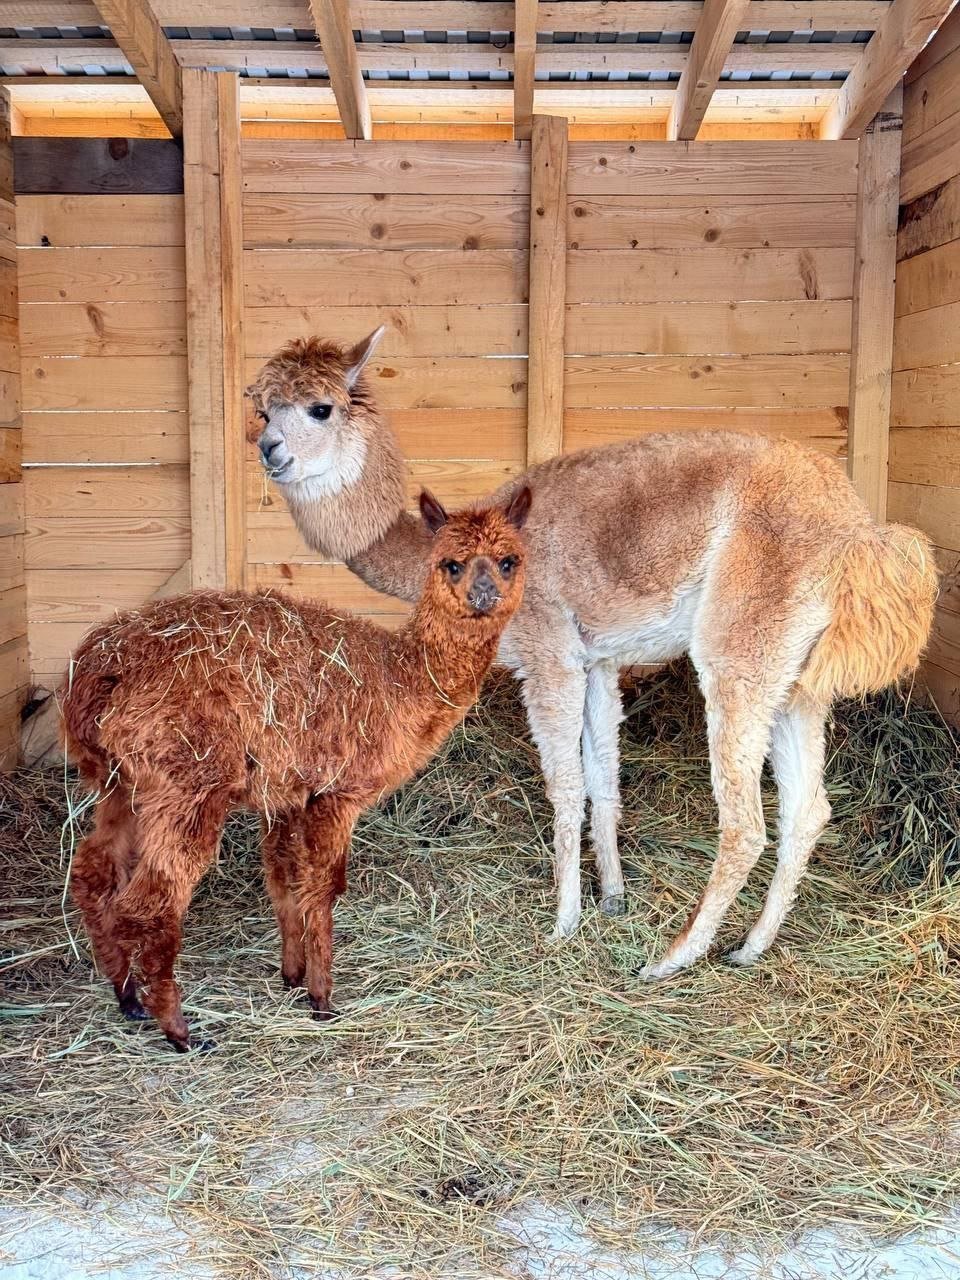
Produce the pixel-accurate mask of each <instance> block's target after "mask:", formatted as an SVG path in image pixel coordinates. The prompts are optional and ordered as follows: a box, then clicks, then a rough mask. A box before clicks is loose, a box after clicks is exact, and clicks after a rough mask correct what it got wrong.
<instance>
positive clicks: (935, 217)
mask: <svg viewBox="0 0 960 1280" xmlns="http://www.w3.org/2000/svg"><path fill="white" fill-rule="evenodd" d="M957 239H960V176H954V177H951V178H948V179H947V181H946V182H943V183H941V184H940V185H939V186H937V187H935V188H934V189H933V190H932V191H928V192H925V193H924V194H923V195H922V196H919V197H918V198H917V199H915V200H911V201H908V202H906V203H905V204H903V205H902V207H901V210H900V228H899V231H898V234H897V258H898V259H903V258H912V257H914V256H915V255H916V254H918V253H925V252H926V251H927V250H928V249H936V248H938V247H939V246H940V245H942V244H946V243H947V242H948V241H950V240H957Z"/></svg>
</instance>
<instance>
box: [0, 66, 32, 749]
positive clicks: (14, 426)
mask: <svg viewBox="0 0 960 1280" xmlns="http://www.w3.org/2000/svg"><path fill="white" fill-rule="evenodd" d="M10 120H11V111H10V97H9V95H8V93H7V92H6V90H4V89H0V771H6V770H8V769H12V768H14V767H15V766H16V765H17V764H18V763H19V756H20V708H21V707H22V705H23V702H24V700H25V698H26V686H27V601H26V586H25V579H24V571H23V484H22V482H21V471H20V336H19V317H18V307H17V234H16V217H15V208H14V198H13V145H12V141H11V125H10Z"/></svg>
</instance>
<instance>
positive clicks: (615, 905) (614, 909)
mask: <svg viewBox="0 0 960 1280" xmlns="http://www.w3.org/2000/svg"><path fill="white" fill-rule="evenodd" d="M600 910H601V911H602V912H603V914H604V915H605V916H625V915H626V914H627V899H626V895H625V894H622V893H611V894H610V896H609V897H608V898H601V900H600Z"/></svg>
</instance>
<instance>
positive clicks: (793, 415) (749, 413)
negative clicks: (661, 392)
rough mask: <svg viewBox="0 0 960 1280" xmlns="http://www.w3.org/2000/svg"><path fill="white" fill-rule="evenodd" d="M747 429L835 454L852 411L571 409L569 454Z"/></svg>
mask: <svg viewBox="0 0 960 1280" xmlns="http://www.w3.org/2000/svg"><path fill="white" fill-rule="evenodd" d="M717 430H726V431H744V432H746V433H747V434H748V435H761V436H776V437H778V438H779V437H782V438H784V439H787V440H799V441H800V442H801V443H803V444H807V445H809V446H810V447H811V448H814V449H819V450H820V451H821V452H823V453H828V454H831V455H834V456H836V455H838V454H842V453H844V452H845V451H846V445H847V411H846V409H845V408H843V407H842V406H836V407H833V408H826V409H803V410H797V409H778V408H764V409H747V408H732V409H691V408H685V409H663V408H657V409H596V408H590V409H569V408H568V409H567V411H566V413H565V415H564V427H563V444H564V452H565V453H571V452H573V451H575V450H577V449H593V448H598V447H601V446H603V445H608V444H623V443H624V442H625V441H627V440H633V439H638V438H639V437H641V436H645V435H652V434H655V433H658V432H663V431H667V432H669V431H717Z"/></svg>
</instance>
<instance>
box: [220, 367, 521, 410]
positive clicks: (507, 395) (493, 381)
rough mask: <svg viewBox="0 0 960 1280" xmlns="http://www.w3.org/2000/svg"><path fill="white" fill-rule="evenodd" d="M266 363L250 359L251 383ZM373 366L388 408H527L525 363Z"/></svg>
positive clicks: (371, 371) (377, 387)
mask: <svg viewBox="0 0 960 1280" xmlns="http://www.w3.org/2000/svg"><path fill="white" fill-rule="evenodd" d="M261 363H262V362H261V361H259V360H253V361H250V360H248V361H247V363H246V369H245V375H246V378H247V382H248V383H249V382H252V381H253V379H254V377H255V376H256V373H257V371H258V369H259V368H260V365H261ZM368 368H369V376H370V379H371V381H372V382H373V386H374V389H375V393H376V396H377V400H378V402H379V403H381V404H383V405H385V406H386V407H388V408H394V407H396V408H402V409H511V408H518V407H522V406H523V405H525V404H526V395H527V362H526V360H523V359H495V360H488V359H484V358H483V357H463V358H458V357H450V358H437V359H428V358H420V357H410V358H408V357H399V358H396V359H393V360H390V361H379V360H373V361H371V363H370V365H369V366H368Z"/></svg>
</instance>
